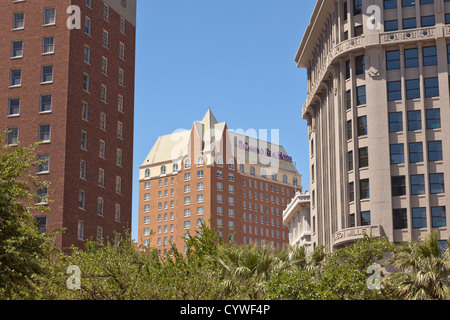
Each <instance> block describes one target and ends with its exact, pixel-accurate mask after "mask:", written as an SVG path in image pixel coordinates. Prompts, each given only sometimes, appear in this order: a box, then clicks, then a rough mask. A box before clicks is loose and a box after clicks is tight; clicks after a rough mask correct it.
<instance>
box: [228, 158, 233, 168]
mask: <svg viewBox="0 0 450 320" xmlns="http://www.w3.org/2000/svg"><path fill="white" fill-rule="evenodd" d="M228 169H230V170H234V160H233V159H230V161H228Z"/></svg>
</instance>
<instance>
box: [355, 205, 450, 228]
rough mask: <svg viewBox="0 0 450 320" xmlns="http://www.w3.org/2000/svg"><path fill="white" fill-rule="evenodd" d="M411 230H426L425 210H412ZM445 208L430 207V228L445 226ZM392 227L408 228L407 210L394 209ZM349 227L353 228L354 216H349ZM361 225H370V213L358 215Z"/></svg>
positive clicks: (421, 208)
mask: <svg viewBox="0 0 450 320" xmlns="http://www.w3.org/2000/svg"><path fill="white" fill-rule="evenodd" d="M411 211H412V221H411V223H412V228H413V229H421V228H427V224H428V223H427V208H424V207H417V208H412V209H411ZM445 212H446V210H445V207H432V208H431V227H432V228H441V227H446V226H447V218H446V213H445ZM392 217H393V227H394V230H402V229H407V228H408V210H407V209H404V208H403V209H394V210H393V212H392ZM349 218H350V221H349V225H350V227H351V228H353V227H355V226H356V224H355V215H354V214H351V215H350V217H349ZM360 220H361V225H362V226H366V225H371V213H370V211H364V212H361V213H360Z"/></svg>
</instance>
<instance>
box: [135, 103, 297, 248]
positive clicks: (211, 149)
mask: <svg viewBox="0 0 450 320" xmlns="http://www.w3.org/2000/svg"><path fill="white" fill-rule="evenodd" d="M139 170H140V178H139V231H138V242H139V244H141V245H146V246H151V247H152V248H156V249H157V250H158V252H160V253H161V254H163V253H164V252H167V251H168V250H170V249H171V243H174V244H175V246H176V247H177V249H178V250H179V251H183V250H184V249H185V238H186V237H187V236H192V235H196V230H197V231H198V230H199V227H200V226H201V225H202V224H203V223H204V224H206V225H207V226H209V227H211V228H212V229H213V230H214V231H216V232H218V234H219V236H221V237H222V238H223V239H224V240H225V241H228V240H231V241H233V242H234V243H237V244H258V245H270V246H273V247H275V248H281V247H283V246H285V245H286V244H287V243H288V235H287V228H286V227H284V226H283V219H282V212H283V210H284V208H285V207H286V206H287V204H288V202H289V201H290V199H291V198H292V196H293V195H294V194H295V191H296V190H301V187H300V181H301V176H300V175H299V173H298V172H297V170H296V169H295V166H294V164H293V161H292V159H291V158H290V157H289V156H288V155H287V153H286V151H285V150H284V149H283V147H281V146H279V145H276V144H273V143H268V142H265V141H262V140H258V139H256V138H254V137H253V138H252V137H249V136H247V135H245V134H241V133H237V131H232V130H229V129H228V128H227V124H226V123H225V122H222V123H218V122H217V120H216V119H215V117H214V115H213V114H212V112H211V111H210V110H208V112H207V114H206V115H205V117H204V118H203V120H202V121H200V122H194V123H193V126H192V128H191V130H185V131H181V132H175V133H173V134H169V135H166V136H161V137H159V138H158V139H157V141H156V143H155V145H154V146H153V148H152V149H151V151H150V153H149V154H148V156H147V158H146V159H145V161H144V163H143V164H142V165H141V166H140V169H139Z"/></svg>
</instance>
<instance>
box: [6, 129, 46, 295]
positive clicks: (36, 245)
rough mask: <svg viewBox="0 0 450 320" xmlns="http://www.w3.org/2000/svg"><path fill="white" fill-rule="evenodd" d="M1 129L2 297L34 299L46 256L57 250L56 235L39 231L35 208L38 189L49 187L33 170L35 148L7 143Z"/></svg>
mask: <svg viewBox="0 0 450 320" xmlns="http://www.w3.org/2000/svg"><path fill="white" fill-rule="evenodd" d="M4 136H5V133H4V132H0V137H1V138H0V298H1V299H31V298H35V297H38V296H39V291H40V290H39V289H40V287H39V276H41V275H44V274H45V273H46V269H45V267H44V266H45V264H44V263H43V262H44V261H45V259H48V257H49V255H50V254H51V252H52V251H53V248H54V247H53V244H54V236H53V235H51V234H49V233H47V234H42V233H40V232H39V231H38V228H37V224H36V222H35V220H34V218H33V215H32V212H33V211H46V210H48V208H46V207H44V206H36V205H35V204H34V203H35V198H36V189H37V188H38V187H47V188H48V187H49V185H48V183H46V182H42V181H41V180H40V179H39V178H38V177H36V176H34V175H33V174H31V170H32V169H34V168H35V167H36V165H37V164H38V162H37V161H36V153H35V149H36V146H37V145H32V146H29V147H22V146H20V145H19V146H16V147H11V146H8V145H4V144H3V143H4V138H3V137H4Z"/></svg>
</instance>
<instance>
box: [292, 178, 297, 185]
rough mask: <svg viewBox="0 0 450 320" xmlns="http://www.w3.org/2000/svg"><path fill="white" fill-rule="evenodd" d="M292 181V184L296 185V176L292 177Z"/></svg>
mask: <svg viewBox="0 0 450 320" xmlns="http://www.w3.org/2000/svg"><path fill="white" fill-rule="evenodd" d="M292 183H293V185H294V186H298V181H297V178H296V177H294V178H293V179H292Z"/></svg>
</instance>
